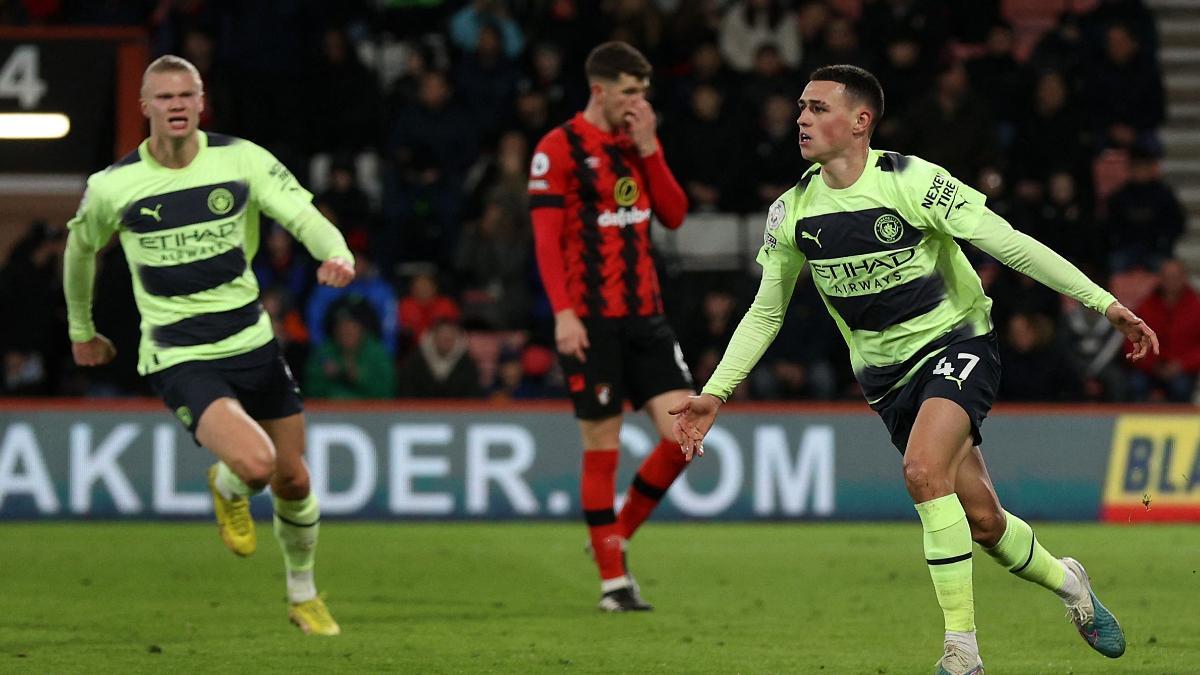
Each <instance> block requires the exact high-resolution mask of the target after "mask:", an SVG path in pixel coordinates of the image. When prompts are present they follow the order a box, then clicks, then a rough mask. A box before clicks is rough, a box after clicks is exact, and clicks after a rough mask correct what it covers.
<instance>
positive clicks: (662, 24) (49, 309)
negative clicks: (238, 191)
mask: <svg viewBox="0 0 1200 675" xmlns="http://www.w3.org/2000/svg"><path fill="white" fill-rule="evenodd" d="M1034 4H1036V3H1029V2H1023V3H1013V2H1001V0H961V1H953V2H951V1H945V2H942V1H937V0H790V1H789V0H474V1H473V2H445V1H439V0H339V1H338V2H323V1H320V0H259V1H257V2H236V1H234V0H145V1H140V2H139V1H137V0H124V1H118V0H108V1H102V0H96V1H85V0H77V1H74V2H73V1H72V0H19V1H17V0H0V23H6V24H10V25H35V24H50V25H57V24H68V25H139V26H144V27H145V28H146V30H147V31H148V35H149V36H150V40H151V44H152V52H153V54H152V55H153V56H157V55H159V54H164V53H175V54H179V55H181V56H183V57H185V58H187V59H188V60H190V61H191V62H192V63H194V64H195V65H196V66H197V68H198V69H199V70H200V72H201V74H202V76H203V79H204V86H205V90H206V97H207V108H206V110H205V113H204V115H203V117H202V121H201V126H202V128H204V129H211V130H215V131H219V132H222V133H228V134H232V135H236V136H242V137H245V138H248V139H250V140H253V141H255V142H256V143H258V144H260V145H263V146H265V147H266V148H268V149H269V150H271V151H272V152H273V153H275V155H276V156H277V157H279V158H280V159H281V160H282V161H283V162H284V163H285V164H286V165H287V166H288V167H289V168H290V169H291V170H292V171H293V172H294V173H295V174H296V175H297V176H298V177H299V178H300V179H301V181H302V182H303V183H304V184H305V185H306V186H308V187H309V188H310V189H311V190H312V191H313V192H314V193H315V194H316V197H315V203H316V204H317V206H318V207H319V208H320V209H321V210H322V211H323V212H324V213H325V214H326V215H327V216H328V217H329V218H330V220H331V221H333V222H334V223H335V224H336V225H337V226H338V227H339V228H340V229H341V230H342V231H343V232H344V234H345V236H346V238H347V240H348V242H349V243H350V245H351V247H352V249H353V250H354V252H355V255H356V257H357V268H358V275H359V276H358V279H357V280H356V281H355V282H354V283H353V284H352V285H351V286H350V287H348V288H345V289H331V288H326V287H317V286H315V285H314V275H313V271H314V269H315V266H314V263H313V261H312V260H311V259H310V258H309V257H308V255H307V253H306V252H305V251H304V249H303V248H302V247H301V246H300V245H299V244H298V243H297V242H295V241H294V240H293V239H292V238H291V236H290V235H288V234H287V233H286V232H285V231H284V230H282V228H280V227H279V226H277V225H275V224H273V223H270V222H265V223H264V225H263V227H264V231H263V237H262V242H263V244H262V247H261V250H260V252H259V254H258V257H257V258H256V259H255V261H254V270H255V272H256V274H257V276H258V279H259V281H260V284H261V287H262V293H263V296H262V299H263V304H264V306H265V308H266V309H267V311H268V312H269V313H270V314H271V316H272V318H273V319H274V322H275V328H276V334H277V336H278V339H279V341H280V342H281V344H282V345H283V347H284V350H285V352H286V354H287V359H288V360H289V362H290V364H291V367H292V370H293V372H294V373H295V374H296V376H297V377H298V379H300V381H301V384H302V387H303V388H304V391H305V393H306V394H307V395H308V396H311V397H330V398H342V399H367V398H375V399H386V398H395V397H425V398H429V397H456V398H481V397H493V398H499V399H522V398H539V397H558V396H563V395H564V394H563V386H562V382H561V376H560V375H559V372H558V368H557V365H556V362H555V361H556V360H555V355H554V350H553V317H552V316H551V313H550V309H549V304H548V302H547V300H546V297H545V293H544V292H543V290H542V288H541V285H540V282H539V280H538V275H537V272H536V265H535V261H534V259H533V247H532V233H531V231H530V221H529V215H528V210H527V204H526V194H525V191H526V190H525V187H526V182H527V169H528V165H529V159H530V153H531V148H532V146H533V145H535V144H536V143H537V141H538V140H539V139H540V138H541V136H542V135H543V134H544V133H546V132H547V131H549V130H550V129H552V128H554V127H555V126H556V125H558V124H561V123H562V122H564V121H566V120H567V119H568V118H569V117H570V116H571V115H573V114H574V112H575V111H577V110H580V109H582V107H583V106H584V104H585V103H586V101H587V95H588V92H587V84H586V81H585V80H584V79H583V59H584V57H585V56H586V54H587V53H588V51H589V50H590V49H591V48H592V47H593V46H595V45H596V44H598V43H600V42H602V41H604V40H609V39H621V40H625V41H628V42H630V43H631V44H633V45H635V46H637V47H638V48H639V49H641V50H642V51H643V52H644V53H645V54H646V55H647V56H648V57H649V58H650V60H651V62H652V63H653V64H654V68H655V72H654V76H653V82H652V84H653V91H652V104H653V105H654V107H655V109H656V111H657V113H658V118H659V122H660V129H659V135H660V139H661V141H662V144H663V146H664V148H665V152H666V157H667V161H668V163H669V164H670V166H671V167H672V169H673V170H674V172H675V175H676V176H677V178H678V179H679V181H680V183H681V184H682V185H683V186H684V187H685V189H686V191H687V193H688V196H689V199H690V208H691V211H692V213H693V214H697V215H700V214H704V215H710V214H728V215H729V216H730V217H731V218H732V219H733V222H736V219H738V218H742V219H744V220H745V221H746V222H752V223H754V227H755V228H756V229H758V228H761V223H762V220H761V217H760V216H758V214H761V213H763V212H765V210H766V207H767V206H768V205H769V204H770V203H771V202H772V201H773V200H774V199H775V198H776V197H777V196H778V195H779V194H780V193H782V192H783V191H784V190H786V189H787V188H789V187H790V186H791V185H792V184H793V183H794V182H795V181H796V180H797V179H798V178H799V176H800V174H801V172H802V171H803V170H804V169H805V167H806V163H805V162H804V160H803V159H802V158H801V156H800V152H799V149H798V147H797V144H796V127H795V118H796V115H797V109H796V106H795V99H796V98H797V96H798V95H799V92H800V91H801V90H802V88H803V85H804V83H805V82H806V79H807V78H806V74H807V73H809V72H811V70H812V69H814V68H815V67H817V66H821V65H825V64H830V63H851V64H856V65H860V66H863V67H866V68H868V69H870V70H872V71H873V72H874V73H875V74H876V75H877V76H878V77H879V79H880V81H881V82H882V84H883V87H884V90H885V93H886V107H887V112H886V115H885V116H884V119H883V122H882V124H881V125H880V127H879V129H878V131H877V133H876V137H875V139H874V141H873V143H872V145H873V147H876V148H883V149H889V150H895V151H899V152H902V153H905V154H917V155H920V156H922V157H924V158H926V159H928V160H930V161H933V162H936V163H938V164H941V165H942V166H944V167H945V168H947V169H948V170H949V171H950V172H952V173H953V174H954V175H955V176H957V177H959V178H960V179H962V180H964V181H966V182H969V183H971V184H972V185H974V186H976V187H978V188H979V189H980V190H981V191H983V192H984V193H985V194H987V195H988V203H989V205H990V206H991V208H992V209H993V210H995V211H996V212H998V213H999V214H1000V215H1002V216H1004V217H1006V218H1008V219H1009V220H1010V221H1011V222H1012V223H1013V224H1014V226H1015V227H1017V228H1018V229H1021V230H1024V231H1026V232H1028V233H1029V234H1031V235H1033V236H1034V237H1036V238H1038V239H1039V240H1041V241H1043V242H1045V243H1046V244H1048V245H1050V246H1051V247H1053V248H1054V249H1056V250H1057V251H1059V252H1061V253H1062V254H1063V255H1064V256H1065V257H1067V258H1068V259H1070V260H1071V261H1072V262H1074V263H1076V264H1077V265H1078V266H1080V267H1081V268H1082V269H1083V270H1085V271H1086V272H1087V273H1088V274H1089V275H1090V276H1091V277H1092V278H1094V279H1096V280H1098V281H1101V282H1102V283H1107V285H1108V286H1109V287H1110V289H1112V290H1114V292H1115V293H1117V295H1118V297H1120V298H1121V299H1122V301H1124V302H1125V303H1126V304H1128V305H1130V306H1131V307H1133V308H1134V309H1135V310H1136V311H1137V312H1138V313H1139V314H1141V315H1142V316H1143V317H1144V318H1145V319H1146V320H1147V321H1148V322H1149V323H1150V324H1151V325H1152V326H1153V327H1154V328H1155V329H1156V330H1157V331H1158V333H1159V336H1160V337H1161V338H1162V340H1163V346H1164V351H1163V354H1162V355H1161V356H1159V357H1157V358H1150V359H1147V360H1146V361H1145V362H1143V363H1139V364H1138V366H1137V367H1136V368H1135V367H1131V366H1128V365H1126V364H1125V362H1124V359H1123V357H1122V355H1123V351H1124V346H1123V344H1122V339H1121V337H1120V335H1119V334H1117V333H1116V332H1115V331H1113V330H1112V329H1111V328H1110V327H1109V325H1108V323H1107V322H1106V321H1105V320H1104V319H1103V317H1101V316H1099V315H1097V314H1095V313H1093V312H1091V311H1089V310H1086V309H1085V308H1081V307H1079V306H1077V305H1076V304H1075V303H1073V302H1067V301H1065V300H1064V299H1063V298H1061V297H1060V296H1058V295H1057V294H1056V293H1054V292H1052V291H1049V290H1048V289H1045V288H1043V287H1041V286H1039V285H1037V284H1036V283H1034V282H1032V281H1030V280H1029V279H1027V278H1025V277H1023V276H1021V275H1019V274H1016V273H1012V272H1010V271H1008V270H1007V269H1005V268H1003V267H1002V266H1000V265H998V264H997V263H996V262H995V261H994V260H991V259H988V258H987V257H986V256H984V255H982V254H980V253H979V252H977V251H974V250H969V256H970V257H971V259H972V261H973V262H974V263H975V264H976V266H977V269H978V271H979V273H980V276H981V278H982V279H983V281H984V284H985V286H986V288H987V291H988V293H989V294H990V295H991V297H992V298H993V299H994V300H995V310H994V318H995V324H996V330H997V332H998V334H999V336H1000V338H1001V343H1002V345H1003V359H1004V361H1003V362H1004V378H1003V385H1002V391H1001V399H1002V400H1006V401H1082V400H1087V401H1146V400H1150V401H1163V400H1168V401H1190V400H1192V397H1193V392H1194V390H1195V387H1196V377H1197V373H1198V372H1200V300H1198V299H1197V295H1196V292H1195V290H1194V289H1193V287H1192V285H1191V283H1190V277H1189V273H1188V270H1187V269H1186V267H1185V265H1184V263H1182V262H1181V261H1180V260H1178V259H1177V257H1176V244H1177V241H1178V239H1179V237H1180V236H1181V234H1182V233H1183V232H1184V230H1185V227H1186V217H1185V213H1184V209H1183V208H1182V207H1181V204H1180V201H1179V199H1178V198H1177V196H1176V194H1175V193H1174V192H1173V190H1172V189H1171V188H1170V187H1169V186H1168V185H1167V183H1166V182H1165V181H1164V180H1163V179H1162V176H1161V170H1160V164H1161V158H1162V155H1163V145H1162V142H1161V140H1160V137H1161V134H1160V133H1159V131H1160V128H1161V127H1162V125H1163V123H1164V120H1165V119H1166V100H1165V95H1164V84H1163V75H1162V72H1161V67H1160V64H1159V50H1160V47H1159V39H1160V38H1159V34H1158V29H1157V27H1156V23H1155V20H1154V17H1153V15H1152V13H1151V12H1150V10H1149V9H1148V8H1147V7H1146V6H1144V4H1143V3H1142V2H1141V1H1140V0H1087V1H1080V2H1074V3H1066V9H1065V11H1063V12H1062V13H1061V15H1059V16H1058V18H1057V20H1056V22H1054V23H1053V24H1052V25H1046V26H1044V27H1043V28H1042V29H1040V30H1037V31H1033V32H1031V31H1029V30H1028V29H1027V27H1023V26H1018V25H1014V21H1013V19H1014V15H1013V13H1014V12H1015V11H1017V10H1019V9H1020V8H1021V7H1024V6H1026V5H1034ZM1014 7H1016V8H1017V9H1014ZM1017 18H1019V17H1017ZM96 168H97V169H100V168H103V167H96ZM683 227H684V230H683V232H686V231H687V227H688V225H687V223H686V222H685V224H684V226H683ZM63 243H64V231H63V223H45V222H38V223H34V224H33V225H32V226H31V227H30V229H29V232H28V234H27V235H26V236H25V237H24V238H23V239H22V240H21V241H20V242H19V243H18V244H17V245H16V247H15V248H14V249H13V250H12V251H11V253H10V254H9V256H8V258H7V260H6V261H4V262H3V266H2V267H0V316H2V317H5V323H6V324H7V325H6V326H5V328H4V330H3V332H2V338H0V352H2V353H3V354H4V371H3V375H4V376H3V379H2V381H0V392H3V393H4V394H8V395H81V394H87V395H91V396H129V395H141V394H145V393H147V391H146V389H145V385H144V384H143V383H142V382H141V380H140V378H139V377H138V376H137V374H136V372H135V362H136V351H137V349H136V345H137V338H138V328H137V325H138V316H137V310H136V309H135V307H134V306H133V300H132V294H131V290H130V280H129V274H128V270H127V268H126V265H125V262H124V260H123V256H122V253H121V250H120V248H119V247H116V246H113V247H110V249H109V250H108V251H107V252H106V253H104V254H103V259H102V263H101V268H100V272H99V276H98V281H97V301H96V315H97V325H98V327H99V329H100V330H101V331H102V332H103V333H105V334H106V335H108V336H109V337H111V338H112V339H113V340H114V341H115V342H116V344H117V346H118V349H119V350H120V356H119V357H118V359H117V361H116V362H114V363H113V364H110V365H109V366H107V367H105V368H103V369H99V370H94V371H83V370H81V369H77V368H75V367H74V366H73V365H72V364H71V361H70V349H69V343H68V342H67V338H66V326H65V308H64V306H63V299H62V291H61V255H62V250H63ZM683 253H684V254H685V255H686V250H684V251H683ZM659 270H660V273H661V274H662V275H663V277H664V279H663V285H664V297H665V302H666V305H667V312H668V315H669V318H670V319H671V320H672V322H673V324H674V325H675V328H676V331H677V333H678V335H679V338H680V342H681V345H682V348H683V352H684V355H685V357H686V359H687V362H688V363H689V365H690V366H691V367H692V369H693V372H694V374H695V376H696V379H697V381H698V382H703V381H704V380H705V379H706V378H707V376H708V375H709V374H710V373H711V371H712V368H713V367H714V366H715V364H716V362H717V361H718V360H719V358H720V355H721V352H722V350H723V349H724V346H725V345H726V343H727V342H728V339H729V337H730V335H731V333H732V331H733V329H734V328H735V326H736V324H737V321H738V320H739V318H740V317H741V314H742V312H743V311H744V309H745V307H746V306H747V305H748V303H749V301H750V299H751V298H752V296H753V292H754V290H755V288H756V286H757V268H756V267H754V266H753V264H752V263H751V262H750V258H747V259H746V261H745V264H743V265H740V266H738V267H737V268H736V269H722V270H696V269H691V268H689V267H688V266H686V265H682V264H679V261H677V260H675V259H674V257H664V258H663V259H661V260H660V262H659ZM802 276H803V277H807V275H802ZM18 317H19V319H18ZM737 396H738V397H740V398H742V399H746V400H778V399H788V400H796V399H821V400H829V399H859V398H860V394H859V392H858V390H857V388H856V384H855V382H854V379H853V377H852V376H851V374H850V372H849V368H848V360H847V358H846V354H845V347H844V345H843V344H842V342H841V339H840V338H839V337H838V335H837V333H836V330H835V328H834V326H833V323H832V321H831V320H830V319H829V318H828V316H827V314H826V312H825V310H824V308H823V306H822V305H821V302H820V300H819V298H818V297H817V296H816V294H815V292H814V291H813V289H812V287H811V283H810V282H808V281H805V280H804V279H802V280H801V282H800V290H799V291H798V292H797V293H796V294H795V297H794V300H793V307H791V309H790V310H789V312H788V315H787V319H786V322H785V324H784V327H783V329H782V334H781V336H780V338H779V339H777V340H776V341H775V344H774V346H773V347H772V348H771V349H770V350H769V351H768V352H767V354H766V356H765V357H764V358H763V360H762V362H761V364H760V365H759V367H758V368H757V370H756V371H755V373H754V374H753V376H752V377H751V378H750V379H749V380H748V381H747V383H746V384H745V385H744V386H743V387H742V388H741V389H740V390H739V392H738V394H737Z"/></svg>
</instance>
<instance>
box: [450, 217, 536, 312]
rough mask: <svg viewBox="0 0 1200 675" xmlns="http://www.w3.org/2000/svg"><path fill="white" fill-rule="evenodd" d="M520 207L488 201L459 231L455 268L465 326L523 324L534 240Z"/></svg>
mask: <svg viewBox="0 0 1200 675" xmlns="http://www.w3.org/2000/svg"><path fill="white" fill-rule="evenodd" d="M523 203H524V202H523V201H522V200H518V201H510V202H506V201H504V200H503V199H502V198H499V197H496V196H493V197H492V198H491V199H490V200H489V201H488V202H487V203H486V204H485V205H484V207H483V213H482V214H481V215H480V216H479V219H478V220H475V221H472V222H471V223H468V224H467V226H466V228H465V229H464V231H463V237H462V240H461V241H460V243H459V246H458V250H457V251H455V262H454V269H455V278H456V279H457V280H458V285H459V288H460V290H461V292H460V297H461V298H462V307H463V321H464V322H465V323H466V324H467V325H469V326H472V327H476V328H484V329H490V330H512V329H517V328H524V327H525V326H526V325H527V323H528V315H529V308H530V304H531V302H532V300H531V297H530V292H529V271H530V264H531V263H530V255H529V254H530V252H531V251H532V247H533V238H532V235H531V226H530V223H529V217H528V215H527V214H528V211H526V210H523V209H522V208H521V205H522V204H523Z"/></svg>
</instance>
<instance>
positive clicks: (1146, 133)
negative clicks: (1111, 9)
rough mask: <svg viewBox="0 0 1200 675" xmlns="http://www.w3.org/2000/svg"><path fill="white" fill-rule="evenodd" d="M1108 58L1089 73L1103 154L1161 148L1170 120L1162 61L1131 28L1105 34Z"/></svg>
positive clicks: (1091, 104) (1091, 102)
mask: <svg viewBox="0 0 1200 675" xmlns="http://www.w3.org/2000/svg"><path fill="white" fill-rule="evenodd" d="M1105 36H1106V41H1105V49H1104V55H1103V57H1101V58H1099V59H1097V60H1095V61H1094V62H1092V63H1090V64H1089V65H1090V67H1089V68H1088V69H1087V72H1086V74H1085V78H1086V80H1085V86H1086V88H1087V94H1088V101H1089V108H1088V117H1089V119H1090V120H1091V123H1092V127H1093V130H1094V134H1095V141H1096V143H1097V149H1102V148H1131V147H1133V146H1134V145H1135V144H1137V145H1142V146H1143V147H1152V148H1157V147H1159V144H1158V137H1157V133H1156V132H1157V129H1158V127H1159V125H1161V124H1162V123H1163V121H1164V120H1165V119H1166V116H1167V110H1166V96H1165V94H1164V93H1163V79H1162V72H1161V71H1159V69H1158V62H1157V57H1156V55H1155V54H1153V53H1149V52H1147V51H1146V50H1145V49H1143V48H1142V46H1141V45H1140V44H1138V41H1137V39H1136V38H1135V37H1134V36H1133V34H1132V33H1131V32H1130V30H1129V28H1128V27H1127V26H1124V25H1122V24H1114V25H1112V26H1109V28H1108V31H1107V33H1106V34H1105Z"/></svg>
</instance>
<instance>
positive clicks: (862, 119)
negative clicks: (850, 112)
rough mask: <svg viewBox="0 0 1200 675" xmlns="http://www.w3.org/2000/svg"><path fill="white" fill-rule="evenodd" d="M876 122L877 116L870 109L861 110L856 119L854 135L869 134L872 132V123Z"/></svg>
mask: <svg viewBox="0 0 1200 675" xmlns="http://www.w3.org/2000/svg"><path fill="white" fill-rule="evenodd" d="M874 121H875V114H874V113H872V112H871V110H870V109H869V108H859V109H858V114H857V115H856V116H855V117H854V129H853V131H854V133H856V134H858V133H863V134H865V133H867V132H868V131H870V130H871V122H874Z"/></svg>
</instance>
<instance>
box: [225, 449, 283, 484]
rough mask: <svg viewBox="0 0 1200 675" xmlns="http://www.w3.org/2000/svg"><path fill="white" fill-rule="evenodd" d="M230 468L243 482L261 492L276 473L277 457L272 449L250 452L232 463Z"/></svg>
mask: <svg viewBox="0 0 1200 675" xmlns="http://www.w3.org/2000/svg"><path fill="white" fill-rule="evenodd" d="M230 468H231V469H233V472H234V473H236V474H237V477H238V478H241V479H242V482H243V483H245V484H246V485H247V486H249V487H250V488H252V489H254V490H261V489H262V488H264V487H266V486H267V483H269V482H270V481H271V474H272V473H274V472H275V457H274V453H272V452H271V449H270V448H263V449H261V450H259V451H255V452H248V453H246V454H244V455H243V456H241V457H239V458H237V459H236V460H234V461H233V462H231V463H230Z"/></svg>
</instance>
